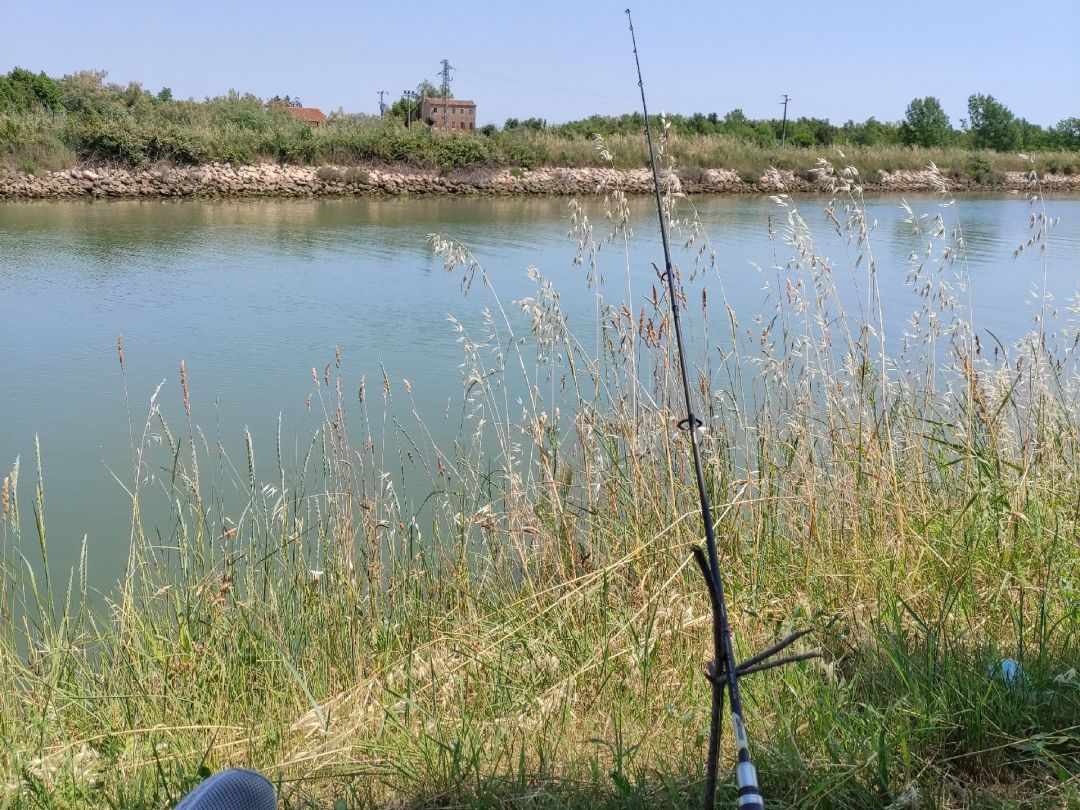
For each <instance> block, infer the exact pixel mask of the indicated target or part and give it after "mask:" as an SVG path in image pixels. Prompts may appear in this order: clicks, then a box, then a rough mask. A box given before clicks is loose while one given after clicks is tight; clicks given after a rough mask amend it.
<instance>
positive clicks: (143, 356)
mask: <svg viewBox="0 0 1080 810" xmlns="http://www.w3.org/2000/svg"><path fill="white" fill-rule="evenodd" d="M909 200H910V201H911V202H912V204H913V206H914V207H915V209H916V210H917V211H918V212H920V213H930V214H933V213H935V212H937V211H939V210H940V209H939V208H938V205H937V201H936V200H935V199H933V198H931V197H922V198H920V197H917V196H916V197H910V198H909ZM696 204H697V205H698V208H699V212H700V217H701V220H702V221H703V223H704V224H705V226H706V228H707V230H708V233H709V235H710V237H711V239H712V243H713V246H714V248H715V249H716V250H717V252H718V254H719V264H720V266H721V268H722V270H721V273H722V276H723V279H724V285H725V288H726V291H727V294H728V297H729V299H730V300H731V301H732V303H733V305H734V306H735V308H736V309H737V310H738V311H739V312H740V313H741V314H743V315H751V314H753V313H755V312H757V311H760V310H761V308H762V305H763V304H762V301H763V294H762V292H761V286H762V278H761V276H760V274H759V273H758V271H756V270H754V269H753V268H752V266H751V262H756V263H757V264H759V265H760V266H762V267H766V268H767V267H769V266H771V265H773V264H775V263H777V262H781V263H782V262H783V261H785V260H786V259H787V257H788V255H789V253H787V252H785V251H787V250H788V248H787V247H786V246H785V245H783V244H782V243H779V242H778V243H777V244H776V247H775V251H774V246H773V245H771V244H770V242H769V240H768V237H767V227H768V219H769V215H770V213H772V214H774V215H776V216H777V220H778V221H780V216H779V213H780V212H778V210H777V208H776V206H775V205H774V204H773V203H772V202H771V201H770V200H767V199H759V198H749V197H747V198H703V199H699V200H697V201H696ZM799 205H800V210H801V211H802V212H803V214H804V216H806V218H807V219H808V221H809V222H810V224H811V225H812V226H814V227H815V229H816V232H817V234H818V240H819V252H822V253H826V254H828V255H830V256H832V257H834V258H835V259H836V261H837V265H838V266H841V267H850V265H851V264H852V263H853V253H852V248H850V247H848V246H845V245H844V243H843V242H842V240H840V239H839V238H838V237H837V236H836V235H835V234H834V233H832V231H831V228H830V227H829V226H828V225H827V223H826V221H825V218H824V216H823V213H822V209H823V205H824V201H823V200H815V199H812V198H808V199H803V200H800V201H799ZM599 206H600V203H599V201H593V202H591V203H587V204H586V209H587V210H588V211H589V212H590V216H592V217H594V219H596V220H597V231H598V233H599V231H600V230H601V229H602V228H603V224H602V222H600V219H601V211H600V209H599ZM1048 208H1049V210H1050V212H1051V213H1052V214H1054V215H1058V216H1060V217H1061V220H1062V221H1061V224H1060V225H1059V226H1058V228H1057V229H1056V231H1055V233H1054V240H1053V242H1052V243H1051V244H1052V248H1051V255H1050V277H1049V285H1048V286H1049V288H1050V289H1051V291H1052V292H1053V293H1054V294H1055V296H1056V298H1057V300H1058V301H1059V302H1064V301H1065V300H1066V299H1067V298H1068V297H1069V295H1070V294H1074V293H1075V290H1076V286H1077V280H1078V278H1080V199H1077V198H1075V197H1074V198H1063V199H1052V200H1051V201H1050V202H1049V204H1048ZM870 210H871V215H872V217H874V218H876V220H877V228H876V231H875V234H874V237H873V239H874V246H875V252H876V256H877V260H878V271H879V273H880V275H881V283H882V286H883V291H884V292H883V297H884V300H885V308H886V310H887V317H888V318H889V320H890V321H891V322H892V323H893V324H894V327H893V329H894V331H899V328H900V326H901V322H902V320H903V319H904V318H905V317H906V316H907V315H909V314H910V312H911V310H912V309H913V308H914V306H915V302H914V299H913V297H912V294H911V292H910V291H909V290H908V289H907V288H906V287H905V286H904V284H903V281H904V278H905V276H906V275H907V269H908V266H907V257H908V255H909V253H910V252H911V250H913V249H915V248H917V246H918V242H917V241H916V240H915V239H913V237H912V236H911V234H910V229H909V228H908V227H907V226H905V225H904V224H903V223H902V222H901V220H902V216H903V215H902V213H901V210H900V208H899V198H893V197H882V198H876V199H872V200H871V201H870ZM958 211H959V216H960V219H961V222H962V224H963V227H964V232H965V236H966V240H967V246H968V250H969V253H970V264H969V266H970V272H971V278H972V287H973V290H974V302H975V317H976V323H977V324H978V325H979V326H980V327H981V328H983V329H990V330H992V331H994V332H995V333H996V334H997V335H998V336H999V337H1001V338H1002V339H1006V340H1007V339H1009V338H1010V337H1016V336H1018V335H1019V334H1021V333H1022V332H1023V331H1025V330H1026V329H1027V328H1029V326H1030V323H1031V317H1032V310H1031V308H1030V307H1028V306H1027V305H1025V301H1027V300H1029V299H1030V297H1031V296H1030V294H1029V289H1030V288H1031V287H1032V286H1033V285H1039V284H1041V282H1042V265H1041V262H1040V261H1039V258H1038V256H1036V255H1034V254H1028V253H1025V254H1023V255H1022V256H1021V257H1020V258H1019V259H1015V260H1014V259H1013V257H1012V251H1013V249H1014V247H1015V246H1016V245H1017V244H1019V243H1020V242H1022V241H1023V240H1024V239H1025V238H1026V237H1027V236H1028V233H1029V232H1028V206H1027V203H1026V201H1025V200H1024V199H1023V198H1022V197H1015V196H1013V197H1002V198H993V199H963V200H961V201H960V203H959V205H958ZM632 212H633V214H634V221H635V223H636V225H635V227H636V231H635V234H634V236H633V239H632V243H633V244H632V246H631V256H632V267H631V276H632V280H633V284H634V287H635V295H642V294H644V293H645V292H647V291H648V289H649V287H650V286H651V285H652V283H653V281H654V280H655V275H654V273H653V270H652V268H651V267H650V264H649V263H650V262H652V261H658V262H659V261H660V256H659V239H658V237H657V236H656V234H655V226H654V222H655V219H654V210H653V209H652V208H650V203H649V201H648V200H647V199H641V200H635V201H632ZM944 213H945V214H946V216H947V217H948V218H951V216H952V212H951V210H950V211H947V212H944ZM568 229H569V218H568V210H567V203H566V201H565V200H560V199H551V200H517V199H510V200H491V199H472V200H458V199H423V200H329V201H320V200H313V201H293V200H290V201H236V202H105V203H103V202H95V203H82V202H64V203H40V204H0V469H2V470H3V471H5V472H6V471H7V470H8V469H9V468H10V465H11V463H12V462H13V461H14V459H15V457H16V456H21V457H22V463H23V472H22V487H21V490H22V502H23V507H24V510H25V511H24V521H25V529H26V530H27V531H29V532H32V520H33V518H32V512H31V509H30V496H31V494H32V490H33V479H34V470H33V466H34V465H33V457H34V436H35V434H36V435H38V436H39V437H40V440H41V448H42V458H43V462H44V467H45V475H46V493H47V494H46V500H47V512H46V514H47V521H48V531H49V540H50V547H51V551H52V552H53V553H54V554H55V555H56V564H57V565H59V566H62V569H61V570H64V569H66V568H67V567H69V566H70V565H71V564H72V562H73V560H74V559H75V555H76V553H77V548H78V546H79V544H80V543H81V542H82V539H83V536H84V535H86V536H87V542H88V545H89V548H90V559H91V564H92V571H91V577H92V579H93V580H94V581H95V582H97V583H99V584H102V585H103V584H106V583H108V582H110V581H114V580H115V579H116V578H117V577H118V576H119V574H120V572H121V568H122V565H123V561H124V559H125V556H126V549H127V537H128V531H127V529H128V527H127V515H128V510H129V506H128V502H127V497H126V495H125V494H124V492H123V489H122V488H121V487H120V485H119V484H118V483H117V482H116V481H115V480H113V476H112V474H113V473H114V472H115V474H116V475H117V476H119V477H120V478H121V479H122V480H124V481H125V482H127V481H129V480H130V477H131V473H130V457H131V451H130V439H129V427H128V419H127V415H126V410H125V403H124V380H123V377H122V375H121V372H120V367H119V363H118V361H117V352H116V341H117V335H118V334H120V333H122V334H123V336H124V353H125V361H126V370H127V387H128V391H129V392H130V400H131V410H132V413H133V420H134V424H135V431H136V433H138V432H139V431H140V430H141V425H142V422H143V421H144V419H145V415H146V412H147V408H148V405H149V401H150V397H151V395H152V394H153V392H154V390H155V388H156V387H157V385H158V384H159V383H161V382H162V381H163V380H164V381H165V384H164V387H163V388H162V393H161V396H160V402H161V407H162V410H163V412H164V413H165V414H166V415H167V417H168V418H169V419H170V420H171V421H172V422H173V423H175V426H176V427H177V428H178V429H179V428H180V424H181V423H183V421H184V414H183V411H182V407H181V396H180V386H179V380H178V377H179V375H178V371H177V366H178V363H179V361H180V360H181V359H183V360H184V361H185V363H186V368H187V374H188V377H189V381H190V390H191V402H192V408H193V414H194V419H195V421H196V422H197V424H198V425H199V426H200V427H201V428H202V430H203V431H204V433H205V434H206V436H207V438H208V440H209V441H210V442H211V444H213V443H215V442H216V441H218V440H219V439H220V441H221V442H222V443H223V445H225V446H226V447H227V448H228V449H229V450H230V452H231V453H233V454H234V457H235V458H236V459H238V464H239V460H240V459H243V453H242V450H241V448H242V446H243V445H242V433H243V428H244V426H245V425H248V426H250V428H251V431H252V434H253V435H254V437H255V446H256V455H257V457H260V458H261V461H263V462H264V463H265V464H266V468H265V472H266V473H267V474H268V475H269V474H270V473H271V467H272V465H273V461H272V459H273V453H274V437H275V435H276V433H277V425H278V420H279V416H280V419H281V422H282V426H283V427H282V434H283V437H284V444H285V445H286V447H287V448H289V449H290V451H291V452H294V453H295V452H300V451H294V450H292V449H293V448H296V447H299V448H301V449H302V448H304V447H305V446H306V444H307V441H308V439H309V437H310V436H311V434H312V432H313V431H314V430H315V429H316V428H317V427H318V425H319V424H320V423H321V417H320V415H319V411H318V408H317V407H316V408H314V409H312V410H311V411H309V409H308V397H309V395H310V394H311V393H312V392H313V390H314V386H313V384H312V380H311V370H312V368H313V367H317V368H318V369H319V370H320V375H321V370H322V369H323V368H324V367H325V366H326V364H327V363H332V362H334V358H335V356H334V347H335V346H338V347H340V349H341V352H342V355H343V359H344V368H345V369H347V371H346V379H348V380H351V381H352V382H350V384H349V385H350V387H351V388H352V391H351V392H349V396H350V397H352V398H355V384H356V381H358V380H359V378H360V376H361V375H362V374H365V375H366V376H367V378H368V380H369V386H370V389H371V390H373V391H377V385H378V384H377V383H374V384H372V381H374V380H378V378H379V375H380V367H385V369H386V371H387V374H388V376H389V378H390V379H391V380H393V381H394V382H395V384H398V381H399V380H400V379H401V378H402V377H407V378H408V379H409V380H410V382H411V384H412V387H413V391H414V394H415V396H416V399H417V401H418V402H419V403H420V407H421V409H422V410H424V411H425V412H426V413H425V416H427V417H432V418H433V421H434V422H438V420H439V418H441V416H442V414H443V413H445V411H446V405H447V401H448V398H449V399H453V398H454V397H455V396H456V397H457V399H458V400H460V396H461V395H460V391H461V383H460V374H459V372H458V371H457V368H456V367H457V366H458V364H459V363H460V362H461V352H460V348H459V346H458V345H457V343H456V342H455V337H456V336H455V334H454V332H453V331H452V329H451V326H450V324H449V323H448V320H447V316H448V315H451V314H452V315H454V316H456V317H458V318H459V319H460V320H461V321H462V322H463V323H464V324H466V326H468V327H470V328H473V329H478V328H479V325H480V322H481V315H480V312H481V308H482V307H483V306H487V305H490V304H491V303H492V299H491V298H490V295H489V294H488V293H487V292H486V291H484V290H482V289H476V288H474V291H473V292H472V293H471V294H470V296H469V297H468V298H463V296H462V293H461V289H460V280H461V274H460V271H457V272H456V273H454V274H447V273H445V272H444V271H443V268H442V261H441V260H440V259H437V258H435V257H433V256H432V253H431V250H430V248H429V246H428V244H427V235H428V234H429V233H432V232H439V233H444V234H448V235H452V236H454V237H455V238H457V239H460V240H461V241H463V242H464V243H466V244H467V245H469V246H470V247H471V248H472V250H473V252H474V253H475V255H476V256H477V258H478V259H479V260H480V261H481V262H482V263H483V264H484V266H485V267H486V268H487V270H488V272H489V274H490V276H491V278H492V280H493V285H494V287H495V289H496V290H497V292H498V293H499V295H500V297H501V298H502V300H503V301H504V302H506V303H509V302H510V301H511V300H513V299H515V298H519V297H521V296H523V295H526V294H529V292H531V291H532V290H533V289H534V287H533V285H532V283H531V282H530V281H529V280H528V279H527V277H526V272H525V271H526V268H527V267H528V266H530V265H535V266H537V267H538V268H540V269H541V271H543V273H544V274H545V275H546V276H548V277H549V278H551V279H552V280H553V281H554V282H555V283H556V285H557V286H558V288H559V289H560V290H561V292H562V303H563V306H564V308H565V309H566V310H567V312H568V313H569V315H570V318H571V324H572V325H576V327H577V329H576V331H579V332H580V333H584V334H589V330H590V329H591V328H592V326H591V324H592V321H593V320H594V313H595V309H594V306H595V303H594V299H593V297H592V293H591V292H590V291H589V290H588V289H587V287H586V284H585V280H584V275H585V270H584V269H583V268H582V267H579V266H573V265H572V261H571V260H572V258H573V256H574V254H575V252H576V247H577V244H576V241H575V240H573V239H570V238H568V236H567V231H568ZM675 241H676V242H678V241H679V240H678V239H676V240H675ZM677 260H680V261H681V262H682V263H683V264H684V265H688V264H689V256H688V255H686V254H682V255H681V256H677ZM600 271H601V273H602V274H603V276H604V277H605V279H606V281H605V284H606V286H607V287H609V288H610V290H609V292H608V296H609V297H610V298H612V299H621V297H622V296H623V294H624V292H625V288H626V273H627V270H626V259H625V256H624V254H623V253H622V252H621V250H607V249H605V250H604V251H602V252H601V254H600ZM851 278H852V274H851V272H850V271H847V270H846V271H844V272H838V274H837V279H838V282H840V283H850V280H851ZM845 280H846V281H845ZM706 284H707V285H708V286H709V287H710V293H715V291H714V290H713V289H712V288H713V287H716V281H715V277H713V278H712V279H710V280H709V281H707V282H706ZM845 295H846V296H848V297H849V298H850V299H851V300H852V301H853V303H854V299H855V295H854V292H853V291H852V290H850V289H848V290H847V291H846V292H845ZM717 298H718V295H714V296H713V298H712V300H717ZM215 474H216V475H224V476H225V477H227V472H225V473H222V472H221V471H220V470H219V471H217V472H215ZM271 477H272V476H271Z"/></svg>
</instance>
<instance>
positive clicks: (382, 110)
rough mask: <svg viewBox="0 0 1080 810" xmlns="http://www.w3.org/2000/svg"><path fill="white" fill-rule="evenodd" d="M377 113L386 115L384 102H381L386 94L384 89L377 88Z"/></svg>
mask: <svg viewBox="0 0 1080 810" xmlns="http://www.w3.org/2000/svg"><path fill="white" fill-rule="evenodd" d="M378 93H379V115H380V116H382V115H386V104H385V103H384V102H383V96H385V95H386V91H385V90H379V91H378Z"/></svg>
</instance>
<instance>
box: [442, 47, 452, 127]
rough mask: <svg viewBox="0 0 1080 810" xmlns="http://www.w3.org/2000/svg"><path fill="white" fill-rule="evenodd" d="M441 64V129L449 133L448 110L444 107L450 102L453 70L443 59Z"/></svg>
mask: <svg viewBox="0 0 1080 810" xmlns="http://www.w3.org/2000/svg"><path fill="white" fill-rule="evenodd" d="M441 64H442V100H443V103H442V114H443V119H442V123H443V126H442V128H443V132H449V131H450V110H449V109H448V108H447V106H446V105H447V102H449V101H450V71H451V70H453V68H452V67H450V63H449V62H448V61H447V60H445V59H443V60H442V63H441Z"/></svg>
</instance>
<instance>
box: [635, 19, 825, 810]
mask: <svg viewBox="0 0 1080 810" xmlns="http://www.w3.org/2000/svg"><path fill="white" fill-rule="evenodd" d="M626 19H627V21H628V22H629V24H630V39H631V41H632V42H633V45H634V63H635V65H636V66H637V77H638V88H639V89H640V90H641V109H642V112H643V113H644V114H645V137H646V140H647V141H648V143H649V163H650V165H651V167H652V175H653V191H654V192H655V194H656V213H657V216H658V217H659V219H660V240H661V242H662V243H663V246H664V273H663V280H664V282H665V284H666V285H667V293H668V301H669V302H670V304H671V321H672V326H673V331H674V332H675V346H676V350H677V352H678V355H679V374H680V375H681V376H682V388H683V398H684V400H685V404H686V418H685V419H683V420H682V421H680V422H679V425H678V426H679V429H680V430H685V431H686V432H687V433H689V435H690V450H691V454H692V455H693V458H694V474H695V476H696V478H697V490H698V500H699V501H700V503H701V520H702V522H703V523H704V524H705V551H704V552H703V551H702V550H701V547H700V546H694V548H693V554H694V560H695V561H696V562H697V565H698V568H699V569H700V570H701V573H702V576H704V578H705V583H706V586H707V588H708V591H709V598H710V601H711V603H712V612H713V660H712V662H711V663H710V665H709V668H708V672H707V675H706V677H707V678H708V680H709V682H710V683H711V684H712V695H713V700H712V717H711V723H710V728H709V754H708V761H707V767H706V775H705V810H713V808H714V807H715V803H716V772H717V765H718V762H719V757H720V732H721V712H722V711H723V705H724V689H725V688H726V689H727V692H728V695H729V700H730V705H731V724H732V727H733V729H734V732H735V749H736V752H737V755H738V764H737V765H736V769H735V781H736V785H737V786H738V791H739V798H738V807H739V810H764V808H765V801H764V799H762V797H761V792H760V790H759V789H758V780H757V770H756V769H755V768H754V763H753V761H752V760H751V758H750V742H749V740H748V739H747V736H746V725H745V723H744V722H743V710H742V696H741V694H740V692H739V677H740V676H742V675H749V674H751V673H754V672H763V671H765V670H767V669H772V668H774V667H778V666H782V665H783V664H788V663H792V662H794V661H802V660H806V659H807V658H814V657H817V653H804V654H802V655H795V656H789V657H786V658H781V659H776V658H775V656H776V655H777V654H778V653H779V652H780V651H782V650H784V649H785V648H787V647H788V646H790V645H791V644H793V643H795V642H796V641H797V640H798V639H800V638H802V637H803V636H804V635H806V634H807V633H808V632H809V631H808V630H803V631H800V632H796V633H792V634H791V635H789V636H787V638H785V639H783V640H782V641H780V642H779V643H777V644H774V645H773V646H771V647H769V648H768V649H766V650H763V651H762V652H760V653H758V654H757V655H755V656H753V657H751V658H749V659H747V660H746V661H743V662H741V663H739V664H736V663H735V649H734V645H733V644H732V641H731V627H730V625H729V624H728V613H727V604H726V602H725V601H724V583H723V580H722V579H721V577H720V559H719V556H718V554H717V551H716V535H715V533H714V531H713V519H712V510H711V508H710V507H709V493H708V491H707V489H706V488H705V473H704V471H703V469H702V465H701V448H700V447H699V445H698V435H699V432H700V433H703V432H704V427H705V426H704V424H703V423H702V421H701V420H700V419H698V418H697V417H696V416H695V415H694V406H693V398H692V397H691V395H690V376H689V375H688V374H687V373H686V352H685V351H684V349H683V339H682V326H681V324H680V320H679V296H678V294H677V291H676V289H675V272H674V269H673V266H672V262H671V245H670V242H669V240H668V222H667V216H666V214H665V212H664V202H663V199H662V197H661V195H660V172H659V169H658V168H657V164H656V152H655V150H654V149H653V139H652V128H651V126H650V125H649V108H648V104H647V103H646V101H645V82H644V80H643V79H642V78H641V59H640V58H639V57H638V47H637V37H636V36H635V35H634V20H633V18H632V17H631V16H630V9H626ZM706 555H707V559H706Z"/></svg>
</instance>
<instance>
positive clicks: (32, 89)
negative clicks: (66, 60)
mask: <svg viewBox="0 0 1080 810" xmlns="http://www.w3.org/2000/svg"><path fill="white" fill-rule="evenodd" d="M60 106H61V104H60V85H59V84H57V82H56V80H55V79H50V78H49V77H48V76H46V75H45V73H44V72H41V73H36V74H35V73H31V72H30V71H29V70H25V69H23V68H20V67H17V68H15V69H14V70H12V71H11V72H10V73H9V74H7V76H0V110H3V109H5V108H13V109H15V110H18V111H20V112H22V111H26V110H31V109H34V108H37V107H40V108H43V109H46V110H59V109H60Z"/></svg>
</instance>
